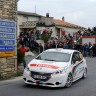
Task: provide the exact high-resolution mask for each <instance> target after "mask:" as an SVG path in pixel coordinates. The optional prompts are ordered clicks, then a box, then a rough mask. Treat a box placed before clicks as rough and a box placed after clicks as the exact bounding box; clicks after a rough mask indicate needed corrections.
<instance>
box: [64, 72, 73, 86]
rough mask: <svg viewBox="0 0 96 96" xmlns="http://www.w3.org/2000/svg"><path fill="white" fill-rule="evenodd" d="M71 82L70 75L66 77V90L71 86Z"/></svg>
mask: <svg viewBox="0 0 96 96" xmlns="http://www.w3.org/2000/svg"><path fill="white" fill-rule="evenodd" d="M72 82H73V76H72V75H71V74H69V75H68V77H67V81H66V85H65V87H67V88H68V87H70V86H71V85H72Z"/></svg>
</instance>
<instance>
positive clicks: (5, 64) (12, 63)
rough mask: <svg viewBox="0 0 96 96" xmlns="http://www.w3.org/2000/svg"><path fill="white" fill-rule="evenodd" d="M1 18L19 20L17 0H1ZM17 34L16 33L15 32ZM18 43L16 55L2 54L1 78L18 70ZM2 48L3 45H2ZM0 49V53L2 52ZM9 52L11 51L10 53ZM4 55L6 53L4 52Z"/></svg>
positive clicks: (0, 63)
mask: <svg viewBox="0 0 96 96" xmlns="http://www.w3.org/2000/svg"><path fill="white" fill-rule="evenodd" d="M0 20H5V21H6V20H8V21H15V22H16V21H17V0H0ZM15 35H16V33H15ZM16 46H17V45H15V46H14V47H15V48H14V50H13V53H14V56H12V57H10V56H7V57H6V56H4V57H3V56H0V78H1V77H3V78H4V77H10V76H12V75H15V74H16V72H17V51H16V50H17V48H16ZM0 48H1V45H0ZM1 53H2V52H1V50H0V54H1ZM8 54H9V53H8ZM3 55H4V54H3Z"/></svg>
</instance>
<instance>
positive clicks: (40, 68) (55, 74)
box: [23, 48, 87, 87]
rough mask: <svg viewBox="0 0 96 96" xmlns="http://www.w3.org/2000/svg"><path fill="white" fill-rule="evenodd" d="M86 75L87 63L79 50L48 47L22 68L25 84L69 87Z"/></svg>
mask: <svg viewBox="0 0 96 96" xmlns="http://www.w3.org/2000/svg"><path fill="white" fill-rule="evenodd" d="M86 76H87V65H86V60H85V59H84V57H83V55H82V54H81V52H79V51H77V50H68V49H61V48H57V49H48V50H46V51H43V52H42V53H41V54H39V55H38V56H37V57H36V58H34V59H33V60H32V61H31V62H30V63H29V64H28V66H27V67H26V68H25V69H24V73H23V79H24V82H25V83H26V84H32V85H38V86H48V87H64V86H65V87H70V86H71V85H72V83H73V82H75V81H76V80H78V79H80V78H85V77H86Z"/></svg>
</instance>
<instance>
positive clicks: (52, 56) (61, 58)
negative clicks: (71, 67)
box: [35, 52, 71, 62]
mask: <svg viewBox="0 0 96 96" xmlns="http://www.w3.org/2000/svg"><path fill="white" fill-rule="evenodd" d="M70 56H71V54H68V53H61V52H43V53H42V54H40V55H39V56H38V57H36V58H35V59H39V60H46V61H56V62H69V60H70Z"/></svg>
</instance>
